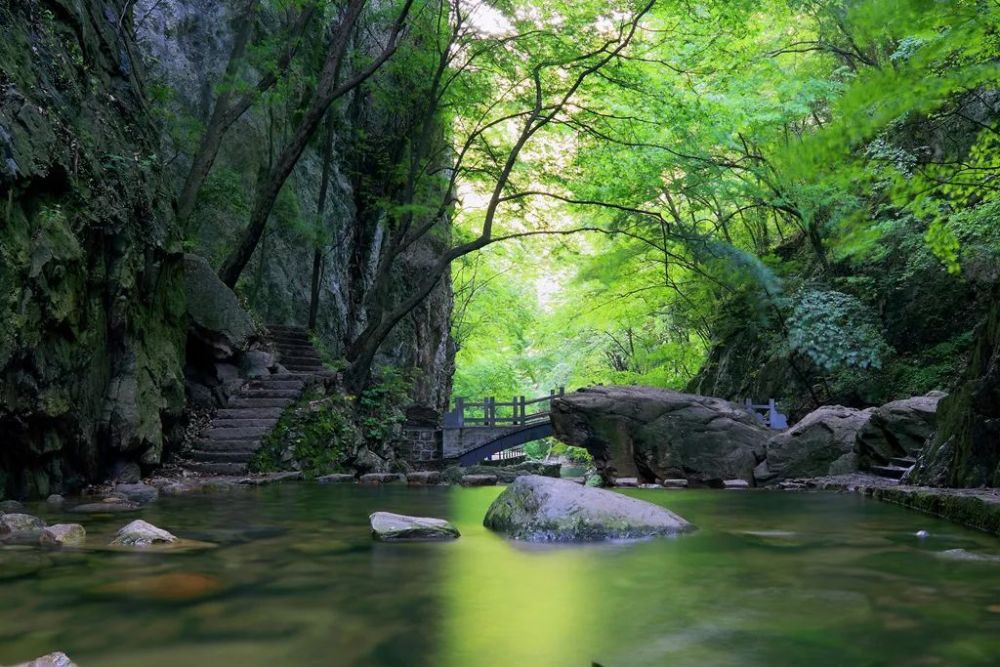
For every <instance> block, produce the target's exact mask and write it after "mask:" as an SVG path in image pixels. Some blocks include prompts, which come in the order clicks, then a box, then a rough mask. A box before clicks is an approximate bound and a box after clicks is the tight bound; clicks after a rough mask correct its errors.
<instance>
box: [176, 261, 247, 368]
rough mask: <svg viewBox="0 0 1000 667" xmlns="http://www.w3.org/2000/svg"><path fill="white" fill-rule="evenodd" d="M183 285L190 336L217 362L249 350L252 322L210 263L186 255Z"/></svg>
mask: <svg viewBox="0 0 1000 667" xmlns="http://www.w3.org/2000/svg"><path fill="white" fill-rule="evenodd" d="M184 286H185V292H186V294H187V312H188V317H189V318H190V323H191V334H192V335H193V336H194V337H195V338H196V339H198V340H199V341H200V342H201V343H203V344H204V345H205V347H206V348H207V349H208V350H210V351H211V353H212V354H213V355H214V356H215V358H217V359H229V358H231V357H233V356H234V354H235V353H236V351H238V350H242V349H244V348H246V347H247V344H248V341H249V338H250V336H251V335H252V334H253V332H254V324H253V320H252V319H250V315H248V314H247V312H246V311H245V310H243V307H242V306H240V302H239V300H238V299H237V298H236V295H235V294H234V293H233V291H232V290H231V289H229V287H228V286H226V284H225V283H223V282H222V281H221V280H219V277H218V276H217V275H216V274H215V271H213V270H212V267H211V266H210V265H209V263H208V260H206V259H205V258H204V257H199V256H198V255H192V254H190V253H188V254H185V255H184Z"/></svg>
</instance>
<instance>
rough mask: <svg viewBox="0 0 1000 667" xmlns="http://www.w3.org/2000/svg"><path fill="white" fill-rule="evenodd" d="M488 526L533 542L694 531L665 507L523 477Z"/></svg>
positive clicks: (493, 510) (489, 515)
mask: <svg viewBox="0 0 1000 667" xmlns="http://www.w3.org/2000/svg"><path fill="white" fill-rule="evenodd" d="M483 525H485V526H486V527H487V528H490V529H492V530H495V531H497V532H500V533H503V534H505V535H507V536H508V537H512V538H514V539H517V540H525V541H529V542H584V541H597V540H613V539H632V538H641V537H648V536H653V535H676V534H678V533H682V532H685V531H689V530H693V529H694V526H692V525H691V524H690V523H688V522H687V521H685V520H684V519H682V518H681V517H679V516H677V515H676V514H674V513H673V512H671V511H670V510H667V509H665V508H663V507H660V506H659V505H654V504H652V503H648V502H645V501H643V500H638V499H636V498H630V497H628V496H623V495H621V494H620V493H615V492H614V491H606V490H604V489H595V488H591V487H587V486H580V485H579V484H574V483H573V482H570V481H568V480H563V479H553V478H550V477H538V476H531V477H520V478H518V479H517V480H515V481H514V482H513V483H512V484H511V485H510V486H508V487H507V489H506V490H504V492H503V493H501V494H500V495H499V496H498V497H497V499H496V500H494V501H493V504H492V505H490V509H489V510H488V511H487V512H486V518H485V519H484V520H483Z"/></svg>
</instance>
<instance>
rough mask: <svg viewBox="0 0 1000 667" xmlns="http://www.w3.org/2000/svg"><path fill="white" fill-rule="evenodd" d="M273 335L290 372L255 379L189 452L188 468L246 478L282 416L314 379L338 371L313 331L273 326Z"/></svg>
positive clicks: (232, 401)
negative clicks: (315, 344) (327, 360)
mask: <svg viewBox="0 0 1000 667" xmlns="http://www.w3.org/2000/svg"><path fill="white" fill-rule="evenodd" d="M267 331H268V332H269V333H270V335H269V336H268V338H269V340H270V341H271V343H272V344H273V345H274V348H275V350H276V351H277V353H278V363H280V364H281V365H282V366H284V367H285V368H286V369H287V372H285V373H279V374H275V375H269V376H266V377H262V378H256V379H253V380H250V381H248V382H247V383H246V385H244V387H243V388H242V389H241V390H240V392H239V393H238V394H236V395H235V396H233V397H232V398H230V400H229V405H227V406H226V407H225V408H222V409H221V410H218V411H216V413H215V415H214V417H213V418H212V421H211V422H210V423H209V424H208V426H207V427H206V428H205V430H204V431H203V432H202V433H201V435H200V438H199V439H198V440H197V441H196V442H195V444H194V447H193V448H192V450H191V451H190V452H189V453H188V456H187V461H185V463H184V466H185V468H187V469H188V470H190V471H192V472H196V473H201V474H205V475H245V474H246V473H247V464H248V463H249V462H250V461H251V460H252V459H253V456H254V454H255V453H256V452H257V450H258V449H260V445H261V442H263V440H264V439H265V438H266V437H267V436H268V434H270V433H271V431H272V430H273V429H274V427H275V425H276V424H277V423H278V419H279V418H280V417H281V413H282V412H283V411H284V410H285V408H287V407H288V406H290V405H291V404H292V403H293V402H294V401H295V399H297V398H298V397H299V396H301V395H302V391H303V390H304V389H305V387H306V382H307V381H308V380H309V379H310V378H311V377H329V376H332V375H334V373H333V372H332V371H330V370H328V369H327V368H325V367H324V366H323V362H322V359H321V357H320V355H319V353H318V352H317V351H316V349H315V348H314V347H313V345H312V341H311V340H310V337H309V333H308V332H307V331H306V330H305V329H303V328H301V327H293V326H287V325H272V326H268V327H267Z"/></svg>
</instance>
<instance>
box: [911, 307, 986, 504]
mask: <svg viewBox="0 0 1000 667" xmlns="http://www.w3.org/2000/svg"><path fill="white" fill-rule="evenodd" d="M910 481H912V482H913V483H916V484H929V485H933V486H958V487H978V486H994V487H995V486H1000V289H996V290H995V291H994V300H993V308H992V310H991V312H990V314H989V315H988V316H987V317H986V319H985V320H984V321H983V322H982V323H981V324H980V325H979V327H978V329H977V331H976V339H975V344H974V345H973V349H972V354H971V356H970V361H969V367H968V368H967V369H966V372H965V376H964V377H963V379H962V382H961V383H960V384H959V386H958V389H957V390H956V391H955V392H954V393H953V394H952V395H950V396H948V397H947V398H945V399H943V400H942V401H941V404H940V407H939V408H938V431H937V433H936V434H935V436H934V437H933V438H932V439H931V440H930V442H929V443H928V444H927V446H926V447H925V448H924V452H923V455H922V456H921V457H920V459H919V460H918V462H917V467H916V469H915V470H914V471H913V473H912V476H911V480H910Z"/></svg>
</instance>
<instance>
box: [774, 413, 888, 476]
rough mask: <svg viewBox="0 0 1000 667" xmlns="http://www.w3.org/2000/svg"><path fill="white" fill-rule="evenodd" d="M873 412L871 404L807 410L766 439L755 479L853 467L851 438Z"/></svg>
mask: <svg viewBox="0 0 1000 667" xmlns="http://www.w3.org/2000/svg"><path fill="white" fill-rule="evenodd" d="M874 412H875V409H874V408H868V409H867V410H858V409H856V408H845V407H843V406H840V405H824V406H823V407H821V408H818V409H816V410H814V411H812V412H810V413H809V414H808V415H806V416H805V417H803V418H802V421H800V422H799V423H797V424H796V425H795V426H793V427H792V428H790V429H788V430H787V431H782V432H781V433H778V434H776V435H774V436H772V437H771V439H770V440H768V443H767V461H766V465H763V466H761V467H760V468H758V469H757V475H756V476H757V481H758V482H776V481H779V480H782V479H788V478H790V477H817V476H821V475H837V474H843V473H847V472H852V471H854V470H857V467H858V466H857V455H856V454H855V452H854V447H855V440H856V439H857V436H858V433H859V432H860V431H861V429H863V428H864V427H865V425H866V424H867V423H868V422H869V420H871V419H872V415H873V414H874Z"/></svg>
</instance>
